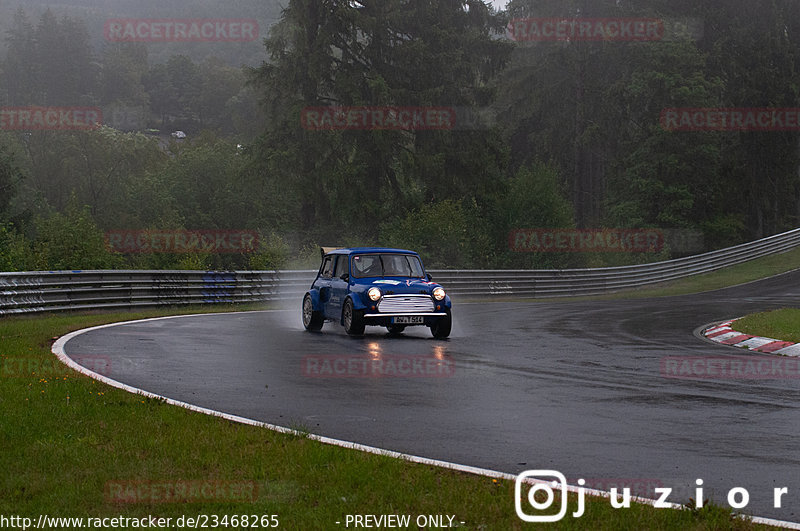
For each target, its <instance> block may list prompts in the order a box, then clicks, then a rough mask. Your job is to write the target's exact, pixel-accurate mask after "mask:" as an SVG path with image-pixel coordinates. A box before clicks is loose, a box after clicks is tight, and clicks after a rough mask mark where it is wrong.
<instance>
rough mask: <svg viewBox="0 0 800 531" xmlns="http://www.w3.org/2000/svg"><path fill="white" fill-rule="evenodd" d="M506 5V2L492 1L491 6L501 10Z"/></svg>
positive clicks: (505, 0) (503, 0) (504, 0)
mask: <svg viewBox="0 0 800 531" xmlns="http://www.w3.org/2000/svg"><path fill="white" fill-rule="evenodd" d="M506 4H508V0H492V5H494V7H495V8H497V9H503V8H504V7H506Z"/></svg>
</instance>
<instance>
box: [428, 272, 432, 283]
mask: <svg viewBox="0 0 800 531" xmlns="http://www.w3.org/2000/svg"><path fill="white" fill-rule="evenodd" d="M432 280H433V277H432V276H431V274H430V273H428V282H431V281H432Z"/></svg>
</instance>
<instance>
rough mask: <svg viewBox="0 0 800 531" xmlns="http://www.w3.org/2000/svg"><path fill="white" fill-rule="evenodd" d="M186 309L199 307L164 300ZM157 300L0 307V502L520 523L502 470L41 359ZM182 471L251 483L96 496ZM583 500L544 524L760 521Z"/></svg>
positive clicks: (14, 507)
mask: <svg viewBox="0 0 800 531" xmlns="http://www.w3.org/2000/svg"><path fill="white" fill-rule="evenodd" d="M189 311H191V312H197V311H198V310H197V309H182V310H177V311H170V312H169V314H176V313H182V312H189ZM207 311H220V308H219V307H216V308H211V309H207ZM166 312H167V311H166V310H160V311H156V310H154V311H146V312H137V313H118V314H88V315H87V314H79V315H76V314H58V315H43V316H36V317H14V318H5V319H0V363H1V364H2V366H0V419H2V421H0V448H2V452H0V469H2V475H0V515H5V516H9V515H23V516H28V517H33V518H35V517H37V516H38V515H39V514H47V515H50V516H64V517H68V516H87V517H113V516H119V515H122V516H139V517H141V516H147V515H157V516H161V517H171V518H173V521H174V519H176V518H178V517H180V516H181V515H187V516H196V515H199V514H206V515H212V514H216V515H220V516H221V515H229V516H232V515H243V514H248V515H253V514H256V515H269V514H274V515H278V516H279V521H280V528H283V529H304V530H305V529H311V530H314V529H337V528H344V526H343V525H340V526H338V525H336V524H335V522H336V521H343V518H344V517H345V515H347V514H375V515H380V514H411V515H414V517H416V515H420V514H423V515H424V514H441V515H445V514H447V515H455V516H456V518H457V521H464V522H465V526H464V527H463V529H521V528H523V527H526V526H525V525H524V524H523V522H522V521H521V520H519V519H518V518H517V516H516V514H515V510H514V502H513V491H514V485H513V482H510V481H494V480H492V479H489V478H485V477H480V476H474V475H469V474H464V473H458V472H454V471H448V470H444V469H440V468H437V467H431V466H423V465H418V464H413V463H409V462H406V461H402V460H398V459H393V458H389V457H385V456H378V455H370V454H364V453H361V452H358V451H354V450H347V449H344V448H339V447H335V446H329V445H325V444H321V443H318V442H315V441H312V440H309V439H308V438H305V437H303V436H298V435H286V434H279V433H275V432H272V431H270V430H267V429H263V428H257V427H252V426H245V425H239V424H234V423H231V422H228V421H226V420H223V419H220V418H215V417H211V416H207V415H203V414H199V413H193V412H190V411H187V410H185V409H182V408H179V407H174V406H169V405H166V404H164V403H163V401H159V400H152V399H146V398H143V397H141V396H137V395H133V394H130V393H127V392H124V391H121V390H118V389H115V388H111V387H109V386H106V385H104V384H101V383H98V382H96V381H94V380H91V379H89V378H87V377H84V376H82V375H80V374H78V373H75V372H73V371H71V370H69V369H67V368H66V367H65V366H61V365H60V364H57V363H53V361H52V360H53V355H52V354H51V353H50V346H51V343H52V339H53V338H54V337H55V336H61V335H63V334H65V333H67V332H69V331H71V330H75V329H79V328H85V327H88V326H94V325H99V324H103V323H109V322H114V321H120V320H129V319H138V318H145V317H153V316H158V315H166V314H167V313H166ZM21 367H22V368H21ZM543 459H545V460H546V456H543ZM545 462H547V461H545ZM189 481H213V482H231V483H228V485H229V486H230V485H243V484H244V485H255V486H256V487H257V496H256V498H255V499H254V500H245V501H242V500H241V499H240V498H236V499H232V498H231V496H230V495H224V494H223V495H214V496H212V497H211V498H210V499H206V500H205V501H203V502H198V501H194V500H189V501H184V502H182V503H174V502H172V503H154V502H152V501H143V502H138V503H129V502H120V501H115V500H114V499H111V498H109V497H107V492H109V491H108V489H109V488H111V487H113V486H118V485H119V484H120V483H122V484H126V483H128V482H155V483H159V484H172V485H186V483H185V482H189ZM109 486H111V487H109ZM587 501H588V504H587V511H586V514H585V515H584V516H583V517H582V518H580V519H573V518H571V517H567V518H566V519H564V520H562V521H561V522H560V523H559V524H557V525H556V526H555V527H556V528H559V529H631V530H640V529H675V530H683V529H698V530H699V529H756V528H761V526H756V525H754V524H752V523H751V522H748V521H745V520H742V519H738V518H732V517H731V515H730V512H729V511H728V510H726V509H724V508H720V507H710V508H706V509H703V510H700V511H691V510H682V511H676V510H669V509H654V508H652V507H649V506H644V505H636V506H634V507H633V508H631V509H619V510H617V509H613V508H611V507H610V505H609V503H608V502H607V501H606V500H595V499H592V498H589V499H588V500H587ZM673 501H685V500H673ZM573 510H575V503H574V500H573V501H572V502H571V503H570V513H571V512H572V511H573Z"/></svg>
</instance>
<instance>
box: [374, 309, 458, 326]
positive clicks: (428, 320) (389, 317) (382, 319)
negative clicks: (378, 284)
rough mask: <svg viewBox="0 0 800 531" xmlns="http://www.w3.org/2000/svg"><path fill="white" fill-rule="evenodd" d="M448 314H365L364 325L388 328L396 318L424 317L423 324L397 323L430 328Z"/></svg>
mask: <svg viewBox="0 0 800 531" xmlns="http://www.w3.org/2000/svg"><path fill="white" fill-rule="evenodd" d="M446 316H447V313H446V312H426V313H366V314H364V324H366V325H372V326H388V325H390V324H395V323H393V319H394V318H395V317H422V322H421V323H397V324H403V325H405V326H430V325H432V324H434V323H435V322H436V321H438V320H439V319H441V318H442V317H446Z"/></svg>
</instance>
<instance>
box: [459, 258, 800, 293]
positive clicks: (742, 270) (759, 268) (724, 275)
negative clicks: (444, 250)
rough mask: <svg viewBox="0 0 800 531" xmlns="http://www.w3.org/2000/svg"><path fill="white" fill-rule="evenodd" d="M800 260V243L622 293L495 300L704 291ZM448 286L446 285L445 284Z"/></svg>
mask: <svg viewBox="0 0 800 531" xmlns="http://www.w3.org/2000/svg"><path fill="white" fill-rule="evenodd" d="M799 263H800V247H797V248H795V249H792V250H791V251H788V252H785V253H781V254H776V255H771V256H765V257H763V258H757V259H755V260H752V261H750V262H745V263H743V264H737V265H735V266H731V267H726V268H725V269H720V270H719V271H712V272H711V273H704V274H702V275H695V276H692V277H686V278H682V279H679V280H673V281H669V282H661V283H659V284H656V285H654V286H650V287H645V288H638V289H632V290H625V291H620V292H618V293H609V294H606V295H591V296H585V297H584V296H582V297H557V298H541V299H521V298H503V299H495V298H492V300H504V301H509V302H511V301H522V300H526V301H529V302H530V301H536V302H555V301H566V302H569V301H587V300H615V299H644V298H651V297H670V296H674V295H688V294H691V293H702V292H704V291H712V290H715V289H721V288H727V287H730V286H737V285H739V284H745V283H747V282H753V281H754V280H760V279H763V278H767V277H771V276H774V275H778V274H780V273H786V272H788V271H793V270H795V269H797V264H799ZM445 287H446V286H445ZM470 300H485V299H470Z"/></svg>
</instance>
